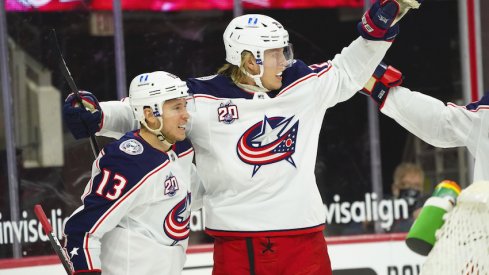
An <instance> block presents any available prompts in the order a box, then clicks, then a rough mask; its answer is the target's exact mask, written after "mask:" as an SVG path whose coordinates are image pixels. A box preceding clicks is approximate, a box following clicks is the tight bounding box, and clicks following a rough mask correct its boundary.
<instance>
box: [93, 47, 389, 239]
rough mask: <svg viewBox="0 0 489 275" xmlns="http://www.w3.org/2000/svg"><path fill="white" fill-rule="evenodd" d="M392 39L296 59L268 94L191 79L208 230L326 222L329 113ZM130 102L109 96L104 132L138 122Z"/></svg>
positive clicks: (298, 230)
mask: <svg viewBox="0 0 489 275" xmlns="http://www.w3.org/2000/svg"><path fill="white" fill-rule="evenodd" d="M390 45H391V43H389V42H384V41H368V40H365V39H363V38H358V39H357V40H355V41H353V42H352V44H351V45H350V46H349V47H347V48H345V49H343V51H342V52H341V54H338V55H336V56H335V58H334V59H333V60H332V61H328V62H324V63H322V64H316V65H311V66H307V65H306V64H304V63H303V62H302V61H300V60H296V61H295V63H294V64H293V65H292V67H290V68H288V69H287V70H285V71H284V72H283V75H282V77H283V78H282V82H283V85H282V88H281V89H280V90H278V91H272V92H268V93H263V92H255V93H254V92H252V91H246V90H244V89H241V88H239V87H238V86H236V85H235V84H234V83H233V82H232V80H231V79H229V78H227V77H225V76H222V75H217V76H210V77H205V78H197V79H189V80H188V81H187V85H188V87H189V89H190V92H191V93H193V94H194V96H195V112H194V113H191V127H190V129H189V133H188V135H189V138H190V139H191V141H192V144H193V145H194V148H195V150H196V164H197V169H198V171H199V175H200V176H201V177H202V180H203V183H204V186H205V195H204V212H205V226H206V232H207V233H209V234H211V235H214V236H277V235H293V234H303V233H309V232H316V231H321V230H322V229H323V228H324V223H325V219H326V216H325V209H324V205H323V202H322V200H321V196H320V193H319V191H318V188H317V186H316V179H315V175H314V167H315V163H316V154H317V147H318V137H319V133H320V130H321V125H322V121H323V117H324V114H325V112H326V109H328V108H329V107H332V106H334V105H335V104H337V103H338V102H342V101H345V100H347V99H349V98H350V97H352V96H353V95H354V94H355V93H356V92H357V91H358V90H360V89H361V88H362V87H363V85H364V84H365V83H366V82H367V80H368V79H369V78H370V76H371V75H372V73H373V71H374V70H375V68H376V66H377V65H378V64H379V63H380V61H381V60H382V58H383V57H384V55H385V52H386V51H387V49H388V48H389V46H390ZM123 105H124V104H123V103H116V102H108V103H104V102H102V104H101V106H102V109H103V111H104V113H105V116H104V121H103V125H104V126H103V129H102V131H101V133H100V134H102V135H108V136H117V133H120V132H121V131H123V130H127V129H128V128H127V127H131V126H132V127H135V125H136V124H135V123H134V118H132V113H131V110H130V108H129V105H128V104H126V105H125V107H123ZM130 122H132V123H130ZM131 124H132V125H131Z"/></svg>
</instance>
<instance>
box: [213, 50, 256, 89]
mask: <svg viewBox="0 0 489 275" xmlns="http://www.w3.org/2000/svg"><path fill="white" fill-rule="evenodd" d="M250 58H253V59H255V57H254V56H253V54H252V53H251V52H249V51H243V52H242V53H241V62H240V66H239V67H238V66H236V65H233V64H230V63H226V64H224V65H222V67H221V68H219V69H218V70H217V74H220V75H225V76H229V77H230V78H231V79H232V80H233V82H234V83H235V84H237V83H242V82H244V81H243V80H244V79H245V78H246V77H247V76H246V75H245V74H244V73H243V70H246V68H245V63H246V62H247V61H248V60H249V59H250Z"/></svg>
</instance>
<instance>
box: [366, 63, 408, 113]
mask: <svg viewBox="0 0 489 275" xmlns="http://www.w3.org/2000/svg"><path fill="white" fill-rule="evenodd" d="M402 80H403V77H402V73H401V72H400V71H398V70H397V69H396V68H394V67H392V66H388V65H386V64H385V63H380V64H379V66H377V68H376V69H375V72H374V74H373V75H372V77H371V78H370V80H369V81H368V82H367V84H366V85H365V87H364V88H363V89H362V92H363V93H366V94H368V95H369V96H370V97H371V98H372V99H373V100H375V102H377V104H379V107H382V106H383V105H384V102H385V99H386V98H387V95H388V94H389V90H390V88H392V87H396V86H399V85H401V83H402Z"/></svg>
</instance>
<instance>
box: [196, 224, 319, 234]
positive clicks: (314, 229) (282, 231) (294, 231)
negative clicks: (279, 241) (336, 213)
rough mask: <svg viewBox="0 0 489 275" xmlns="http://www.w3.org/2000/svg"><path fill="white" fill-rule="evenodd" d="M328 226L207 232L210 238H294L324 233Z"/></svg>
mask: <svg viewBox="0 0 489 275" xmlns="http://www.w3.org/2000/svg"><path fill="white" fill-rule="evenodd" d="M324 228H326V226H325V225H324V223H323V224H319V225H315V226H312V227H306V228H296V229H279V230H266V231H227V230H217V229H211V228H208V227H206V228H205V232H206V233H207V234H209V235H210V236H215V237H272V236H292V235H302V234H308V233H313V232H318V231H323V230H324Z"/></svg>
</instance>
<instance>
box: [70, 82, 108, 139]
mask: <svg viewBox="0 0 489 275" xmlns="http://www.w3.org/2000/svg"><path fill="white" fill-rule="evenodd" d="M79 93H80V98H81V100H82V103H83V108H80V104H79V101H78V98H77V96H75V94H70V95H68V97H67V98H66V100H65V103H64V105H63V118H64V120H65V123H66V126H67V127H68V129H69V130H70V132H71V134H73V136H74V137H75V138H76V139H80V138H86V137H89V136H90V135H93V134H95V133H96V132H98V131H99V130H100V126H101V125H100V124H101V122H102V115H103V114H102V109H101V108H100V105H99V103H98V100H97V98H96V97H95V96H94V95H93V94H92V93H90V92H86V91H80V92H79Z"/></svg>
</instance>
